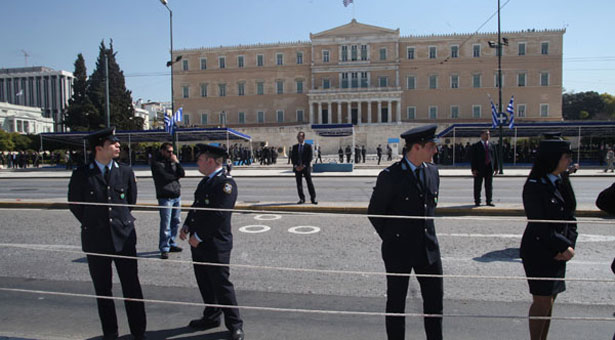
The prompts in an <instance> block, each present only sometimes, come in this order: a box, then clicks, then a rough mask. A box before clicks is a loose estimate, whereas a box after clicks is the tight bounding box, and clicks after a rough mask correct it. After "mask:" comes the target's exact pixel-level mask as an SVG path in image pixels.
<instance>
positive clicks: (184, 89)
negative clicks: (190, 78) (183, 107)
mask: <svg viewBox="0 0 615 340" xmlns="http://www.w3.org/2000/svg"><path fill="white" fill-rule="evenodd" d="M182 98H190V85H183V86H182Z"/></svg>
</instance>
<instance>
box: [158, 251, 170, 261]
mask: <svg viewBox="0 0 615 340" xmlns="http://www.w3.org/2000/svg"><path fill="white" fill-rule="evenodd" d="M160 258H161V259H163V260H166V259H168V258H169V252H168V251H163V252H162V253H160Z"/></svg>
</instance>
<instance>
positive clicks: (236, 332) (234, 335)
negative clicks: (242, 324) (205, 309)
mask: <svg viewBox="0 0 615 340" xmlns="http://www.w3.org/2000/svg"><path fill="white" fill-rule="evenodd" d="M243 335H244V334H243V330H242V329H241V328H237V329H233V330H232V331H231V339H233V340H243Z"/></svg>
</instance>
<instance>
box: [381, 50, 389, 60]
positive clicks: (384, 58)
mask: <svg viewBox="0 0 615 340" xmlns="http://www.w3.org/2000/svg"><path fill="white" fill-rule="evenodd" d="M380 60H387V49H386V48H381V49H380Z"/></svg>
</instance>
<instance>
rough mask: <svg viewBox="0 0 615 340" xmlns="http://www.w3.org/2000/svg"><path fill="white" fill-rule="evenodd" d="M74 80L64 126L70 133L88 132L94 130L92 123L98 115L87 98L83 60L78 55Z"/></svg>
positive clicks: (81, 56)
mask: <svg viewBox="0 0 615 340" xmlns="http://www.w3.org/2000/svg"><path fill="white" fill-rule="evenodd" d="M73 75H74V76H75V80H74V81H73V96H72V97H71V99H70V100H69V101H68V110H67V114H66V120H65V123H66V125H67V126H68V127H69V128H70V129H71V130H72V131H89V130H95V129H96V128H97V127H93V126H92V125H93V122H94V121H97V120H98V118H97V117H98V116H99V115H100V113H99V112H98V110H97V109H96V107H94V105H93V104H92V101H90V98H89V97H88V96H87V72H86V67H85V59H84V58H83V55H82V54H81V53H79V54H78V55H77V60H75V72H74V73H73Z"/></svg>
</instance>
